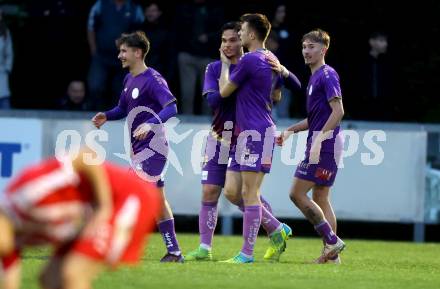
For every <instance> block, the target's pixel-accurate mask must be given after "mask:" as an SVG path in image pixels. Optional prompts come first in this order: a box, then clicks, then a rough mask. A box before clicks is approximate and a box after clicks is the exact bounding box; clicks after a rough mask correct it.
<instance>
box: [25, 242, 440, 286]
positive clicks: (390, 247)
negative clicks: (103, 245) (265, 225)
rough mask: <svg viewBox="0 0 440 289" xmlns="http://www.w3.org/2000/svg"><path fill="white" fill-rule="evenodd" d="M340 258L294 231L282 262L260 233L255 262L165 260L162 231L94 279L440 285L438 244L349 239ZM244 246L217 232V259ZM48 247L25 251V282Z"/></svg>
mask: <svg viewBox="0 0 440 289" xmlns="http://www.w3.org/2000/svg"><path fill="white" fill-rule="evenodd" d="M178 238H179V242H180V245H181V247H182V249H183V250H184V253H185V252H188V251H190V250H192V249H194V248H196V247H197V245H198V240H199V238H198V235H194V234H178ZM345 241H346V243H347V248H346V250H345V251H344V252H343V254H342V264H341V265H340V266H337V265H330V264H329V265H315V264H309V262H310V261H311V260H313V259H314V258H316V257H318V256H319V253H320V249H321V246H322V243H321V240H320V239H317V238H314V239H306V238H298V237H294V238H292V239H290V240H289V241H288V244H287V250H286V252H285V253H284V254H283V255H282V257H281V262H280V263H266V262H264V261H263V257H262V256H263V254H264V251H265V249H266V246H267V244H268V241H267V238H266V237H265V236H262V235H260V236H259V238H258V240H257V246H256V250H255V257H256V258H255V259H256V262H255V263H254V264H243V265H233V264H222V263H218V262H197V263H194V262H192V263H189V262H188V263H185V264H161V263H159V259H160V258H161V257H162V255H163V254H164V253H165V248H164V245H163V243H162V239H161V237H160V235H158V234H155V235H153V236H152V237H151V238H150V241H149V244H148V249H147V251H146V253H145V255H144V257H143V259H142V260H141V262H140V264H139V265H138V266H136V267H121V268H119V270H117V271H115V272H105V273H103V274H102V275H101V276H100V277H99V278H98V279H97V280H96V282H95V283H94V288H98V289H119V288H121V289H141V288H142V289H147V288H161V289H162V288H163V289H170V288H183V289H186V288H188V289H196V288H200V289H202V288H203V289H205V288H206V289H211V288H220V289H235V288H237V289H239V288H240V289H247V288H249V289H259V288H263V289H266V288H283V289H286V288H295V289H299V288H307V289H313V288H320V289H322V288H325V289H332V288H335V289H336V288H337V289H341V288H365V289H371V288H375V289H377V288H384V289H385V288H386V289H390V288H399V289H400V288H420V289H428V288H440V244H415V243H409V242H408V243H405V242H380V241H361V240H345ZM240 248H241V237H240V236H232V237H223V236H215V237H214V248H213V255H214V258H215V259H216V260H224V259H227V258H230V257H232V256H233V255H234V254H236V253H237V252H238V251H239V250H240ZM45 256H47V250H41V249H39V250H38V249H32V250H28V251H26V253H25V255H24V260H23V279H22V286H21V288H25V289H33V288H38V286H37V284H36V278H37V274H38V271H39V270H40V268H41V265H42V264H43V262H45V261H46V260H45Z"/></svg>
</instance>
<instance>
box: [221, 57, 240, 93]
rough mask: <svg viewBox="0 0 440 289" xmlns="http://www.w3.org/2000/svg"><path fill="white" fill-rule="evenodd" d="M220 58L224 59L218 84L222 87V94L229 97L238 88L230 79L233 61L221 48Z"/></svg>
mask: <svg viewBox="0 0 440 289" xmlns="http://www.w3.org/2000/svg"><path fill="white" fill-rule="evenodd" d="M220 59H221V61H222V70H221V73H220V79H219V81H218V85H219V88H220V96H221V97H228V96H231V94H232V93H233V92H234V91H235V90H236V89H237V85H235V84H234V83H232V82H231V81H230V80H229V68H230V66H231V61H230V60H229V59H228V58H227V57H226V55H225V54H224V52H223V50H222V49H220Z"/></svg>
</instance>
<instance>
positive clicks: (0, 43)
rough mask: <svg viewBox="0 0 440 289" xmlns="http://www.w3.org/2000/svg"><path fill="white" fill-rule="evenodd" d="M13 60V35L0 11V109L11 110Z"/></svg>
mask: <svg viewBox="0 0 440 289" xmlns="http://www.w3.org/2000/svg"><path fill="white" fill-rule="evenodd" d="M13 59H14V53H13V51H12V39H11V33H10V32H9V29H8V27H7V26H6V23H5V21H4V19H3V11H2V10H1V9H0V109H8V108H11V100H10V98H11V92H10V90H9V74H10V73H11V70H12V62H13Z"/></svg>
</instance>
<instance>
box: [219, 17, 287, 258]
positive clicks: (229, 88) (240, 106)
mask: <svg viewBox="0 0 440 289" xmlns="http://www.w3.org/2000/svg"><path fill="white" fill-rule="evenodd" d="M240 20H241V21H242V24H241V29H240V31H239V36H240V40H241V42H242V45H243V47H245V48H247V49H248V50H249V53H247V54H245V55H244V56H242V57H241V58H240V60H239V62H238V63H237V65H236V66H235V68H234V70H233V72H232V73H231V74H230V66H231V62H230V60H229V59H228V58H227V57H226V56H225V54H224V53H223V52H222V51H221V61H222V67H221V74H220V79H219V89H220V96H221V97H222V98H226V97H231V95H232V94H233V93H234V92H235V91H237V93H236V94H237V95H236V114H235V115H236V124H235V128H234V130H235V132H236V135H238V139H237V144H236V146H235V149H234V148H233V150H234V152H235V153H234V155H233V157H231V158H230V159H229V164H228V171H227V173H226V183H225V196H226V197H227V198H228V199H229V200H230V201H231V202H232V203H235V204H237V203H239V202H240V201H241V200H243V203H244V217H243V239H244V240H243V241H244V242H243V247H242V249H241V251H240V252H239V253H238V254H237V255H236V256H234V257H233V258H231V259H229V260H226V261H225V262H228V263H251V262H253V261H254V258H253V251H254V245H255V241H256V239H257V235H258V230H259V228H260V225H261V223H262V220H263V224H264V225H265V226H268V227H271V230H270V231H271V232H276V234H273V236H274V238H276V239H277V252H276V254H275V255H276V257H277V259H278V258H279V254H280V252H282V251H284V249H285V246H286V240H287V239H288V237H289V236H290V235H291V234H292V230H291V229H290V228H289V227H288V226H287V225H285V224H281V223H280V222H279V221H278V220H276V219H275V218H273V216H272V215H271V214H270V212H269V211H268V210H267V209H266V208H265V207H264V206H262V204H261V201H260V192H259V189H260V186H261V183H262V181H263V177H264V174H265V173H269V171H270V167H271V162H272V152H273V146H274V138H275V125H274V122H273V119H272V116H271V108H272V104H273V99H279V96H280V94H281V91H280V89H279V86H280V85H281V76H280V75H279V74H277V73H275V72H273V71H272V67H271V65H270V63H269V62H268V60H267V57H268V56H272V57H275V56H273V54H272V53H271V52H269V51H268V50H266V49H265V47H264V43H265V41H266V38H267V35H268V34H269V32H270V22H269V21H268V20H267V18H266V16H264V15H262V14H245V15H243V16H242V17H241V19H240ZM236 188H240V189H238V190H237V189H236ZM268 216H272V217H271V218H268V219H267V217H268ZM266 219H267V220H268V223H266ZM271 239H272V236H271ZM265 257H266V256H265ZM268 259H270V258H268Z"/></svg>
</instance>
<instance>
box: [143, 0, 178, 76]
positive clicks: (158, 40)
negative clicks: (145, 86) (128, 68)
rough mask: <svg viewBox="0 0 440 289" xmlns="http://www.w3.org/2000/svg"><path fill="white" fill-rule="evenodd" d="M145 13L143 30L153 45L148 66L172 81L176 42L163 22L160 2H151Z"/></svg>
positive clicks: (149, 53)
mask: <svg viewBox="0 0 440 289" xmlns="http://www.w3.org/2000/svg"><path fill="white" fill-rule="evenodd" d="M144 12H145V21H144V23H143V24H142V27H141V30H142V31H144V32H145V34H146V35H147V37H148V39H149V40H150V45H151V46H150V51H149V52H148V57H147V58H148V63H147V65H148V66H151V67H153V68H154V69H156V70H157V71H159V72H160V74H162V75H163V76H164V78H165V79H172V75H171V74H172V71H173V69H172V67H171V65H172V61H171V60H172V57H173V55H172V47H173V46H174V42H173V37H172V36H171V33H170V31H169V30H168V29H167V27H166V25H165V23H164V21H162V18H163V17H162V13H163V12H162V9H161V7H160V6H159V4H158V2H150V3H149V4H147V6H146V7H145V11H144Z"/></svg>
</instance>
